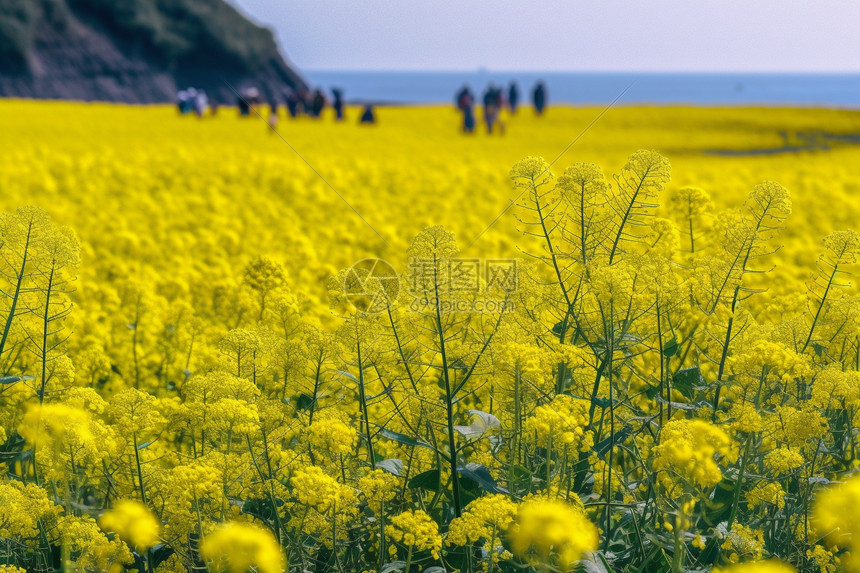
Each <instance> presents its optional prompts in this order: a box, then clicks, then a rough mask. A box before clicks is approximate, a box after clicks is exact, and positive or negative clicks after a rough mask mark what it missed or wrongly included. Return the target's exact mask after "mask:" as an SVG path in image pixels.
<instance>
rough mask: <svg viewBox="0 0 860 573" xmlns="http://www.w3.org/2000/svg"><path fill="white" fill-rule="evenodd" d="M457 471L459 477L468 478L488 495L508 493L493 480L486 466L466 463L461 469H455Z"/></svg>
mask: <svg viewBox="0 0 860 573" xmlns="http://www.w3.org/2000/svg"><path fill="white" fill-rule="evenodd" d="M457 471H459V472H460V475H461V476H462V477H464V478H468V479H470V480H472V481H474V482H475V483H477V484H478V485H479V486H481V489H483V490H485V491H488V492H490V493H509V492H508V490H506V489H505V488H503V487H500V486H499V485H498V484H497V483H496V480H495V479H493V476H492V474H490V470H489V469H487V466H484V465H481V464H476V463H468V464H466V465H465V466H463V467H459V468H457Z"/></svg>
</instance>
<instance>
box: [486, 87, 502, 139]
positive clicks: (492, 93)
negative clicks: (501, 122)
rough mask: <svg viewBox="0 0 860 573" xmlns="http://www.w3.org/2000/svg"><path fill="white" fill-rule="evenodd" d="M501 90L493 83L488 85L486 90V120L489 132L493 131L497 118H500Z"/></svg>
mask: <svg viewBox="0 0 860 573" xmlns="http://www.w3.org/2000/svg"><path fill="white" fill-rule="evenodd" d="M498 92H499V90H497V89H496V87H495V86H494V85H493V84H490V85H488V86H487V89H486V90H485V91H484V98H483V102H484V121H485V122H486V124H487V133H490V134H492V133H493V127H494V126H495V124H496V120H498V118H499V107H498V102H499V94H498Z"/></svg>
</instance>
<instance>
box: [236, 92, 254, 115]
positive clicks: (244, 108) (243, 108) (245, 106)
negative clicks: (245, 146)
mask: <svg viewBox="0 0 860 573" xmlns="http://www.w3.org/2000/svg"><path fill="white" fill-rule="evenodd" d="M236 103H237V105H238V106H239V115H240V116H243V117H244V116H247V115H250V113H251V105H250V104H249V103H248V100H246V99H245V98H244V97H242V96H241V95H240V96H239V100H238V101H237V102H236Z"/></svg>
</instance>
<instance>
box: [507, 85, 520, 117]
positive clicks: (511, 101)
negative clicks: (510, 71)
mask: <svg viewBox="0 0 860 573" xmlns="http://www.w3.org/2000/svg"><path fill="white" fill-rule="evenodd" d="M519 103H520V88H519V86H517V82H515V81H511V85H510V87H508V105H509V106H510V108H511V113H517V105H519Z"/></svg>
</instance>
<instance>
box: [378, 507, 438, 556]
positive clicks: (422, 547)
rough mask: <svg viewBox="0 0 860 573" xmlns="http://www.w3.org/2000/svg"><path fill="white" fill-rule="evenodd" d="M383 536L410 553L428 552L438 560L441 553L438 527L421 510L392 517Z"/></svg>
mask: <svg viewBox="0 0 860 573" xmlns="http://www.w3.org/2000/svg"><path fill="white" fill-rule="evenodd" d="M385 534H386V535H387V536H388V537H389V538H391V539H392V540H393V541H396V542H397V543H401V544H403V545H404V546H406V547H407V548H408V549H409V551H410V553H411V552H412V551H413V550H415V551H429V552H430V554H431V555H432V556H433V558H434V559H439V556H440V552H441V551H442V536H441V535H439V526H438V525H436V522H435V521H433V519H431V518H430V516H429V515H427V514H426V513H425V512H423V511H421V510H415V511H412V510H410V511H405V512H403V513H399V514H397V515H395V516H393V517H392V518H391V519H390V520H389V524H388V525H386V526H385ZM393 549H394V548H393V547H392V550H393Z"/></svg>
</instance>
